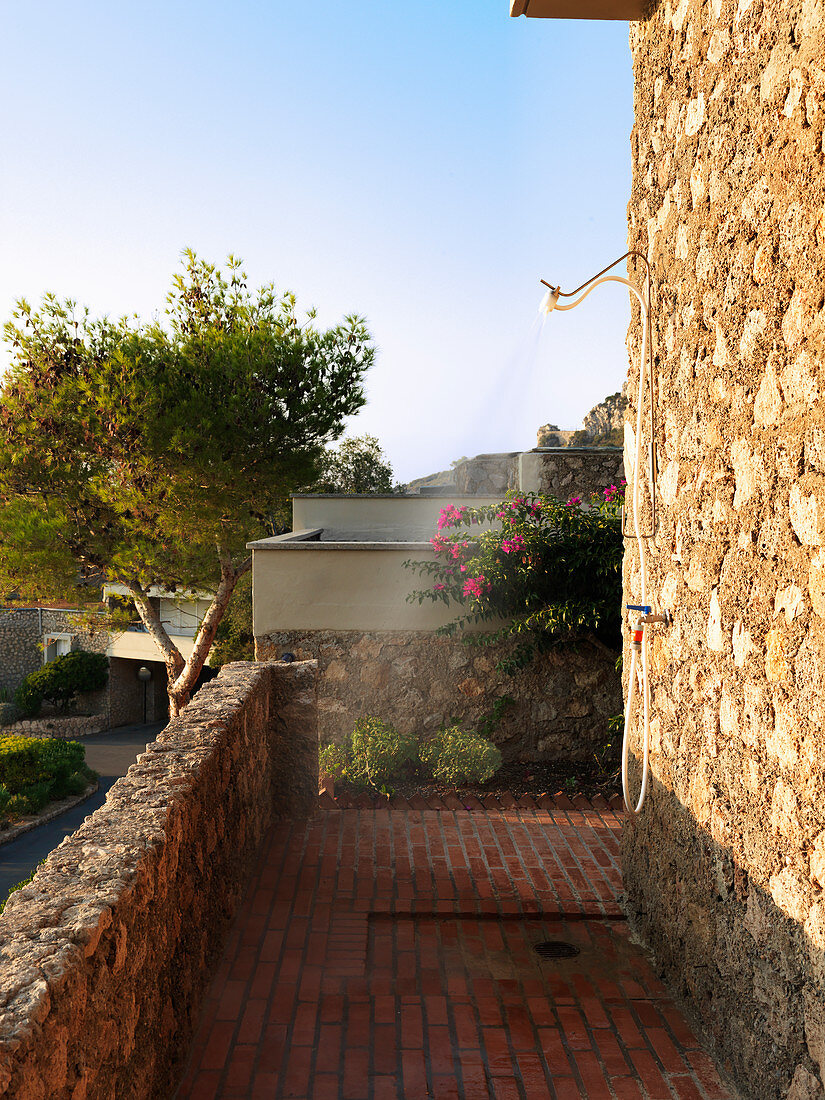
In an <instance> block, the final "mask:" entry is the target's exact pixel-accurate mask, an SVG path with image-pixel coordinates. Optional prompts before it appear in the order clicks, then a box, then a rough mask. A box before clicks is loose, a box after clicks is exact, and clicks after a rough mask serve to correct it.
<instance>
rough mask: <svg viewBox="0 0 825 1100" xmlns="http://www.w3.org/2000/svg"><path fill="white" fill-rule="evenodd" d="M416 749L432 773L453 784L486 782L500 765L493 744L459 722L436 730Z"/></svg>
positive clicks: (437, 777) (498, 754)
mask: <svg viewBox="0 0 825 1100" xmlns="http://www.w3.org/2000/svg"><path fill="white" fill-rule="evenodd" d="M418 751H419V756H420V758H421V762H422V764H424V766H425V767H426V768H427V769H428V770H429V771H430V772H431V773H432V775H433V777H434V778H435V779H440V780H441V781H442V782H444V783H450V784H451V785H453V786H464V785H465V784H467V783H485V782H486V781H487V780H488V779H490V778H492V776H494V775H495V774H496V772H497V771H498V769H499V768H500V767H501V753H500V752H499V750H498V749H497V748H496V746H495V745H494V744H493V743H492V742H491V741H488V740H487V739H486V738H484V737H480V736H479V735H478V734H477V733H473V732H472V730H463V729H462V728H461V727H460V726H450V727H449V728H448V729H442V730H439V731H438V733H437V734H436V735H435V736H434V737H432V738H430V740H429V741H424V742H423V743H422V744H421V745H420V747H419V750H418Z"/></svg>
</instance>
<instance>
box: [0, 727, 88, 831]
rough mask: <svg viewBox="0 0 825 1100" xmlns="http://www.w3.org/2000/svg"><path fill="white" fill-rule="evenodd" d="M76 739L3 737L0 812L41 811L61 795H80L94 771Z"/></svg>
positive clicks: (13, 813)
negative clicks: (89, 767)
mask: <svg viewBox="0 0 825 1100" xmlns="http://www.w3.org/2000/svg"><path fill="white" fill-rule="evenodd" d="M85 756H86V750H85V749H84V747H83V745H81V744H79V742H77V741H59V740H57V739H56V738H43V739H41V738H36V737H3V738H0V792H4V793H2V794H0V813H3V812H5V814H6V815H7V816H19V815H20V814H29V813H39V812H40V810H42V809H43V807H44V806H45V805H46V804H47V803H48V802H51V801H54V800H55V799H58V798H66V797H68V796H69V795H72V794H81V793H82V792H83V791H84V790H85V789H86V787H87V786H88V783H89V781H90V779H91V778H92V776H93V773H92V772H91V771H90V770H89V769H88V768H87V767H86V764H85Z"/></svg>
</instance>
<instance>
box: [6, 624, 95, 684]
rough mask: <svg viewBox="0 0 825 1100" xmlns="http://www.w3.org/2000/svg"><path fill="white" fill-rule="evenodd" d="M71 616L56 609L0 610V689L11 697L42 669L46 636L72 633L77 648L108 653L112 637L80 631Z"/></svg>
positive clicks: (90, 651)
mask: <svg viewBox="0 0 825 1100" xmlns="http://www.w3.org/2000/svg"><path fill="white" fill-rule="evenodd" d="M71 615H72V612H71V611H63V610H59V609H53V608H37V607H20V608H14V609H7V608H3V609H0V688H2V689H5V690H6V691H7V692H8V693H9V695H10V696H12V695H13V694H14V692H15V691H16V690H17V689H18V688H19V687H20V684H21V683H22V682H23V680H24V679H25V678H26V677H27V676H28V674H29V673H30V672H36V671H37V669H39V668H41V667H42V665H43V650H42V648H41V645H42V642H43V635H44V634H73V635H74V636H75V638H76V639H77V640H76V642H75V648H77V649H85V650H86V651H87V652H89V653H104V652H105V651H106V646H107V645H108V642H109V635H108V634H107V633H105V632H103V631H97V632H96V633H94V634H91V633H89V632H88V631H84V630H78V629H77V627H75V626H73V625H72V623H71Z"/></svg>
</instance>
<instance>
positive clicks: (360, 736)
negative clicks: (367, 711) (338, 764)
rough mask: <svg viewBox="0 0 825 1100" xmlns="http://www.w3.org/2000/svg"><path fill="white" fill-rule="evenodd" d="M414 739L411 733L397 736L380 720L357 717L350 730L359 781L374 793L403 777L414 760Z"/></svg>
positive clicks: (391, 727)
mask: <svg viewBox="0 0 825 1100" xmlns="http://www.w3.org/2000/svg"><path fill="white" fill-rule="evenodd" d="M417 753H418V740H417V738H416V736H415V734H414V733H400V732H399V731H398V730H397V729H395V727H394V726H390V725H389V724H388V723H386V722H382V721H381V719H380V718H370V717H368V718H359V719H358V721H357V722H356V723H355V729H354V730H353V731H352V758H353V762H354V764H355V766H356V768H357V770H358V772H359V773H360V774H361V775H362V777H363V779H364V780H365V781H366V782H367V783H368V784H369V785H370V786H371V787H375V788H377V789H378V790H385V791H386V790H389V787H388V784H389V782H390V781H391V780H393V779H398V778H400V776H401V775H402V774H403V771H404V767H405V765H407V764H409V763H410V762H412V761H413V760H415V758H416V756H417Z"/></svg>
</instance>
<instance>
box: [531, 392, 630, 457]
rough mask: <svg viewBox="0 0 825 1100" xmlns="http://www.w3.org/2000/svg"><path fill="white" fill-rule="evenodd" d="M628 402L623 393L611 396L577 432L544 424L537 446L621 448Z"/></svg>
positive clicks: (585, 419) (539, 432)
mask: <svg viewBox="0 0 825 1100" xmlns="http://www.w3.org/2000/svg"><path fill="white" fill-rule="evenodd" d="M626 408H627V400H626V398H625V397H624V395H623V394H621V393H612V394H611V395H610V397H606V398H605V399H604V401H601V402H600V403H599V404H598V405H596V406H595V407H594V408H592V409H591V410H590V412H589V413H588V414H587V416H586V417H585V418H584V420H583V425H584V426H583V427H582V428H581V429H580V430H579V431H577V432H567V431H562V430H560V429H559V427H558V425H557V424H544V425H542V427H541V428H539V430H538V434H537V437H536V446H538V447H621V446H622V444H623V443H624V412H625V409H626Z"/></svg>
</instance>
